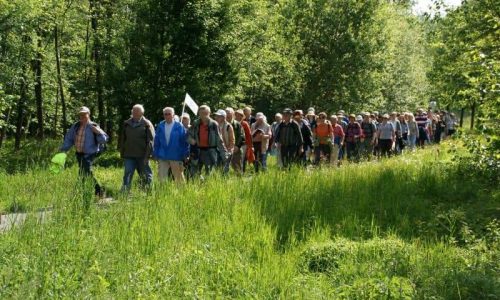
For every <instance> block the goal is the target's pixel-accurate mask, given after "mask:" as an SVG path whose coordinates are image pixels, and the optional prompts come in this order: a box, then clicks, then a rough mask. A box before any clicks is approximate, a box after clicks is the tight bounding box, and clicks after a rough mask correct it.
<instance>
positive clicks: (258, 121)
mask: <svg viewBox="0 0 500 300" xmlns="http://www.w3.org/2000/svg"><path fill="white" fill-rule="evenodd" d="M255 122H256V123H257V124H259V125H260V124H262V123H263V122H264V118H258V119H256V120H255Z"/></svg>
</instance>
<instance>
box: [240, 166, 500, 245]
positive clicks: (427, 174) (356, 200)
mask: <svg viewBox="0 0 500 300" xmlns="http://www.w3.org/2000/svg"><path fill="white" fill-rule="evenodd" d="M295 173H296V174H297V176H289V174H286V175H282V174H279V173H277V174H276V175H274V176H276V177H277V178H276V179H275V180H272V181H270V180H269V178H265V177H259V178H256V179H255V181H254V182H253V187H252V188H251V191H252V192H251V194H250V195H248V197H250V198H251V199H253V201H254V202H255V204H256V205H257V206H258V208H259V210H260V212H261V214H262V215H263V216H264V217H265V219H266V220H267V221H269V222H270V223H271V224H273V225H274V226H275V227H276V230H277V241H278V244H279V245H280V246H283V245H285V244H286V243H287V242H288V241H290V239H291V238H292V236H293V238H294V239H298V240H303V239H306V238H307V236H308V235H309V234H310V232H311V231H312V230H313V229H315V228H318V227H328V228H329V229H330V230H331V232H332V234H333V235H338V236H344V237H348V238H351V239H367V238H372V237H374V236H378V235H384V234H388V233H394V234H397V235H398V236H400V237H402V238H404V239H412V238H420V239H424V240H436V239H442V238H453V239H455V240H458V242H460V240H461V239H464V238H466V237H464V236H463V235H464V232H465V231H464V229H467V230H470V231H472V232H479V231H481V230H484V228H485V226H486V225H487V224H488V222H490V221H492V220H493V219H494V217H495V215H496V214H497V213H498V212H497V211H495V210H494V202H495V200H494V199H492V197H491V194H490V193H488V192H487V191H484V189H483V188H482V186H481V184H480V183H477V182H476V183H473V182H463V181H462V180H461V178H460V177H459V176H457V175H456V173H455V172H454V170H453V168H452V167H448V166H445V165H438V166H435V165H433V166H426V165H425V164H423V165H420V166H410V165H406V166H402V167H401V168H394V167H389V166H386V165H381V166H375V167H373V166H360V167H354V168H350V169H346V170H322V171H320V172H315V173H311V174H308V173H307V172H303V171H299V170H296V171H295ZM306 178H307V180H306ZM269 182H273V184H272V185H270V184H269ZM496 217H498V216H496ZM467 230H466V231H467Z"/></svg>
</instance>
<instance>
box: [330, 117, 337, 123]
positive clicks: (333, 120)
mask: <svg viewBox="0 0 500 300" xmlns="http://www.w3.org/2000/svg"><path fill="white" fill-rule="evenodd" d="M330 121H331V122H332V124H333V125H335V124H337V122H338V121H339V119H338V118H337V117H335V116H333V117H331V118H330Z"/></svg>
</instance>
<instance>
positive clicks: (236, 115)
mask: <svg viewBox="0 0 500 300" xmlns="http://www.w3.org/2000/svg"><path fill="white" fill-rule="evenodd" d="M234 116H235V117H236V121H238V122H241V120H243V116H242V115H241V114H234Z"/></svg>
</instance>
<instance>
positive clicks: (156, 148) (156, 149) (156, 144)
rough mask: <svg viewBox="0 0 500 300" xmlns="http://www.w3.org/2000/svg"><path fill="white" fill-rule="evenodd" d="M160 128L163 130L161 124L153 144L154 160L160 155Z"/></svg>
mask: <svg viewBox="0 0 500 300" xmlns="http://www.w3.org/2000/svg"><path fill="white" fill-rule="evenodd" d="M160 128H161V124H160V125H158V128H156V134H155V138H154V142H153V159H157V158H158V153H159V150H160V147H161V140H160V134H159V133H160Z"/></svg>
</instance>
